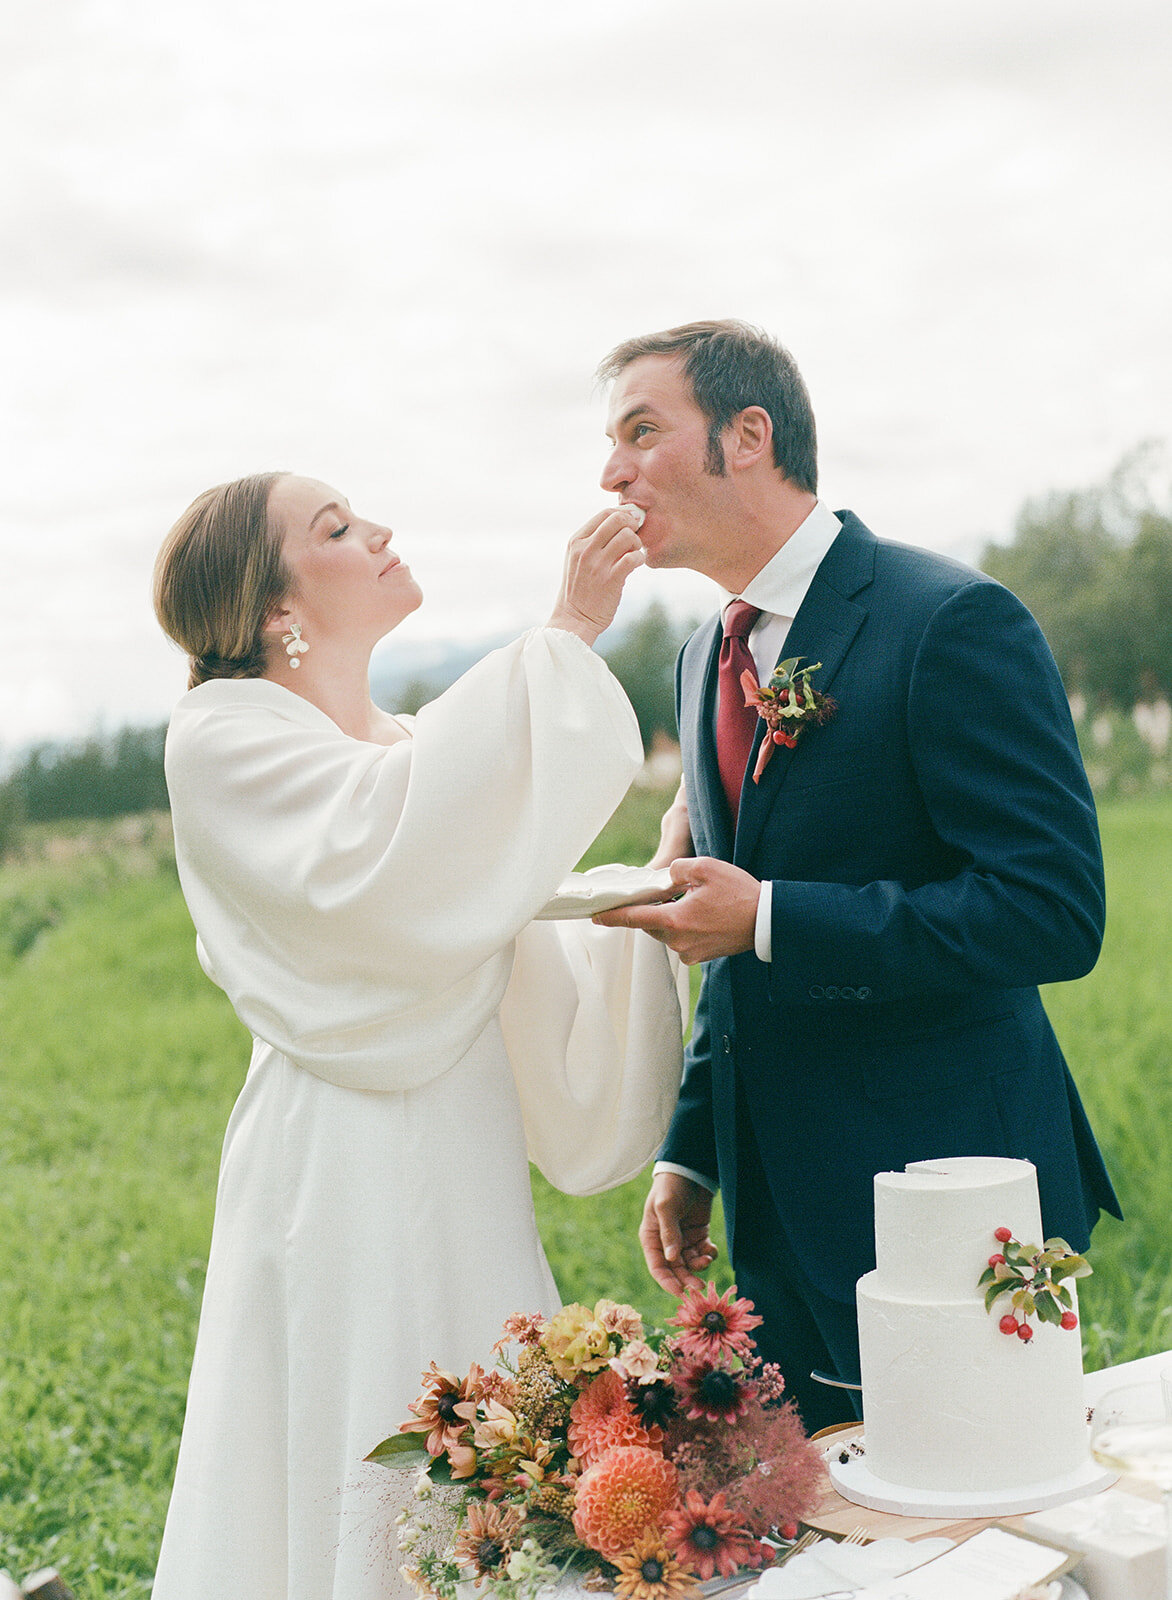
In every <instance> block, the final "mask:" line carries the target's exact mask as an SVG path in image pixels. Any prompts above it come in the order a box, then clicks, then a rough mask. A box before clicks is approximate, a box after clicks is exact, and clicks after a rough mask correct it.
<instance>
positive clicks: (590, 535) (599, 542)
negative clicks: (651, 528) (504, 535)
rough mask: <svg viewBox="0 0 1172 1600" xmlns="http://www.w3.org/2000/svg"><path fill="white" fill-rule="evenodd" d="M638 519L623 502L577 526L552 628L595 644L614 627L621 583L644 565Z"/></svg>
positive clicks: (552, 617)
mask: <svg viewBox="0 0 1172 1600" xmlns="http://www.w3.org/2000/svg"><path fill="white" fill-rule="evenodd" d="M637 520H638V519H637V513H635V512H633V511H629V510H627V509H626V508H625V507H621V506H620V507H618V508H617V509H616V510H614V511H600V512H599V513H598V515H597V516H596V517H591V519H590V521H589V522H587V523H586V524H585V525H584V526H583V527H581V528H579V529H578V531H577V533H576V534H575V535H574V537H573V538H572V539H571V540H570V543H569V546H568V547H567V550H566V565H565V571H564V573H563V574H562V587H561V590H560V592H559V594H558V597H557V601H556V602H555V604H554V608H553V614H552V615H551V616H550V619H549V626H550V627H551V628H565V629H566V630H567V631H568V632H569V633H576V634H577V635H578V637H579V638H580V639H584V640H585V641H586V643H587V644H593V643H594V641H595V639H597V638H598V635H599V634H600V633H602V632H603V630H604V629H606V628H609V627H610V625H611V623H612V622H613V621H614V614H615V612H616V611H617V610H618V607H619V598H620V596H621V595H622V592H623V584H624V583H626V581H627V579H628V578H629V577H630V575H631V573H632V572H634V570H635V568H636V567H641V566H642V565H643V546H642V544H641V543H640V542H639V536H638V534H637V533H636V532H635V524H636V521H637Z"/></svg>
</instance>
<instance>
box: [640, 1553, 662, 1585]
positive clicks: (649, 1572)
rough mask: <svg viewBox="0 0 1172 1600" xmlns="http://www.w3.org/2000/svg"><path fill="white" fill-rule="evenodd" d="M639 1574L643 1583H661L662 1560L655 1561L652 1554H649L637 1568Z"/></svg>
mask: <svg viewBox="0 0 1172 1600" xmlns="http://www.w3.org/2000/svg"><path fill="white" fill-rule="evenodd" d="M639 1576H640V1577H641V1578H642V1579H643V1582H644V1583H662V1582H663V1562H662V1561H656V1559H655V1557H654V1556H649V1557H648V1558H647V1560H646V1561H644V1563H643V1565H642V1566H641V1567H640V1568H639Z"/></svg>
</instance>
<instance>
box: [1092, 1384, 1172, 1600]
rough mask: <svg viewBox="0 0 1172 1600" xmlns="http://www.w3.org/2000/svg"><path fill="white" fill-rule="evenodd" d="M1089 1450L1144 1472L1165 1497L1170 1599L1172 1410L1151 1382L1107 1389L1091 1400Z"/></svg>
mask: <svg viewBox="0 0 1172 1600" xmlns="http://www.w3.org/2000/svg"><path fill="white" fill-rule="evenodd" d="M1091 1454H1092V1455H1093V1456H1094V1458H1095V1460H1096V1461H1099V1462H1101V1463H1102V1464H1103V1466H1105V1467H1112V1468H1113V1469H1114V1470H1115V1471H1116V1472H1129V1473H1131V1474H1132V1476H1133V1477H1136V1478H1146V1479H1147V1480H1148V1482H1149V1483H1154V1484H1155V1485H1156V1487H1157V1488H1158V1489H1159V1491H1160V1494H1161V1496H1162V1498H1163V1502H1164V1594H1165V1600H1172V1416H1170V1415H1169V1414H1168V1410H1167V1408H1166V1406H1165V1402H1164V1391H1163V1389H1162V1387H1161V1385H1160V1383H1159V1382H1158V1381H1157V1382H1155V1383H1129V1384H1125V1385H1124V1386H1123V1387H1122V1388H1119V1389H1109V1390H1108V1391H1107V1393H1106V1394H1105V1395H1103V1396H1102V1398H1101V1399H1099V1400H1097V1401H1096V1402H1095V1410H1094V1416H1093V1418H1092V1421H1091Z"/></svg>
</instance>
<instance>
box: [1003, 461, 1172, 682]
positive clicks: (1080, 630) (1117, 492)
mask: <svg viewBox="0 0 1172 1600" xmlns="http://www.w3.org/2000/svg"><path fill="white" fill-rule="evenodd" d="M1161 466H1162V463H1161V460H1160V456H1159V452H1158V451H1157V450H1156V449H1155V447H1154V446H1150V445H1149V446H1141V447H1140V449H1138V450H1136V451H1133V452H1132V453H1131V454H1130V455H1129V456H1126V457H1125V458H1124V459H1123V461H1121V462H1120V463H1119V465H1118V466H1117V467H1116V469H1115V471H1114V472H1113V473H1112V474H1111V476H1110V477H1109V478H1108V479H1107V481H1106V482H1105V483H1102V484H1096V485H1094V486H1093V487H1091V488H1089V489H1080V490H1074V491H1068V492H1065V493H1057V494H1051V495H1048V496H1046V497H1045V498H1043V499H1040V500H1034V501H1030V502H1028V503H1027V504H1026V505H1025V506H1024V507H1023V509H1022V511H1021V513H1020V515H1019V517H1018V519H1017V527H1016V530H1015V534H1014V539H1013V542H1012V543H1011V544H1009V545H997V544H991V545H989V546H988V547H987V548H986V550H985V553H984V555H983V557H982V559H981V566H982V567H983V568H984V570H985V571H986V572H987V573H988V574H989V575H990V577H993V578H996V579H997V580H998V581H999V582H1001V583H1003V584H1005V586H1006V587H1007V588H1009V589H1012V590H1013V592H1014V594H1016V595H1017V596H1018V597H1019V599H1021V600H1023V601H1024V602H1025V604H1026V605H1027V606H1028V607H1029V608H1030V610H1031V611H1032V612H1033V614H1034V616H1035V617H1036V618H1037V620H1038V623H1039V624H1040V626H1041V628H1042V631H1043V633H1044V634H1045V635H1046V638H1047V639H1048V640H1049V643H1050V648H1051V649H1052V650H1053V652H1054V657H1055V660H1056V661H1057V662H1058V667H1059V670H1060V672H1061V673H1062V678H1063V681H1064V682H1065V684H1066V687H1067V689H1068V690H1069V691H1070V692H1071V693H1074V692H1076V691H1077V692H1078V693H1080V694H1082V695H1084V696H1085V697H1086V699H1087V700H1088V701H1089V702H1090V705H1091V708H1092V711H1094V710H1098V709H1101V708H1102V707H1103V706H1104V705H1112V706H1115V707H1117V708H1123V709H1127V708H1130V707H1131V706H1132V705H1133V704H1134V702H1135V701H1136V700H1137V699H1139V698H1140V697H1141V696H1144V695H1147V696H1154V695H1156V694H1163V695H1165V696H1169V695H1172V628H1169V626H1168V617H1169V615H1170V614H1172V505H1168V504H1157V503H1156V502H1157V497H1161V498H1164V499H1166V495H1162V493H1161V491H1159V490H1157V489H1156V488H1155V487H1154V483H1155V480H1156V479H1157V478H1158V477H1159V475H1160V470H1161Z"/></svg>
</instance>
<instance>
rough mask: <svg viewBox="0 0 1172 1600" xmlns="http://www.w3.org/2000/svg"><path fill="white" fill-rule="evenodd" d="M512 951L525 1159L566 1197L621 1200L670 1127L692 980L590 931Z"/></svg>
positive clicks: (530, 936) (646, 939) (530, 934)
mask: <svg viewBox="0 0 1172 1600" xmlns="http://www.w3.org/2000/svg"><path fill="white" fill-rule="evenodd" d="M516 950H517V953H516V960H515V962H514V964H513V973H512V977H511V979H510V981H509V987H508V989H507V990H506V992H505V997H504V1000H503V1002H502V1004H501V1014H500V1016H501V1030H502V1032H503V1034H504V1040H505V1048H506V1050H507V1051H508V1054H509V1060H510V1063H511V1065H512V1069H513V1077H514V1080H515V1081H516V1084H517V1093H518V1095H519V1097H520V1101H521V1112H522V1115H523V1117H524V1120H525V1138H526V1143H527V1145H528V1148H529V1158H530V1160H531V1161H532V1162H533V1163H534V1164H535V1165H536V1166H537V1167H538V1168H539V1169H540V1171H541V1172H542V1173H543V1174H544V1175H545V1177H546V1178H548V1179H549V1181H550V1183H552V1184H553V1185H554V1186H555V1187H556V1188H558V1189H563V1190H565V1191H566V1192H567V1193H568V1194H596V1193H597V1192H598V1191H599V1190H601V1189H611V1188H614V1187H615V1185H616V1184H620V1183H625V1182H626V1181H627V1180H628V1179H629V1178H633V1177H635V1176H636V1175H637V1174H638V1173H639V1172H641V1171H642V1169H643V1168H644V1167H645V1166H646V1165H647V1163H648V1162H649V1161H650V1160H651V1158H652V1157H653V1156H654V1155H655V1153H656V1152H657V1150H658V1149H659V1146H660V1144H661V1143H662V1141H663V1137H664V1135H665V1133H666V1132H667V1127H668V1123H669V1122H670V1121H671V1114H672V1111H673V1110H674V1108H675V1103H676V1096H677V1094H678V1092H679V1086H680V1073H681V1068H682V1061H683V1047H682V1040H683V1033H684V1027H685V1024H686V1021H687V1017H688V1010H689V1001H688V976H687V969H686V968H685V967H683V966H682V965H681V963H680V961H679V960H678V959H677V958H676V957H675V956H674V955H673V954H672V953H671V952H670V951H669V950H668V949H667V948H666V947H665V946H664V945H662V944H660V943H659V941H658V940H656V939H653V938H651V936H650V935H649V934H646V933H642V932H640V931H638V930H636V929H633V928H597V927H595V926H594V925H593V923H591V922H589V921H580V922H579V921H575V922H535V923H533V924H532V925H531V926H530V927H528V928H526V929H524V931H523V932H522V933H521V935H520V937H519V938H518V940H517V946H516Z"/></svg>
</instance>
